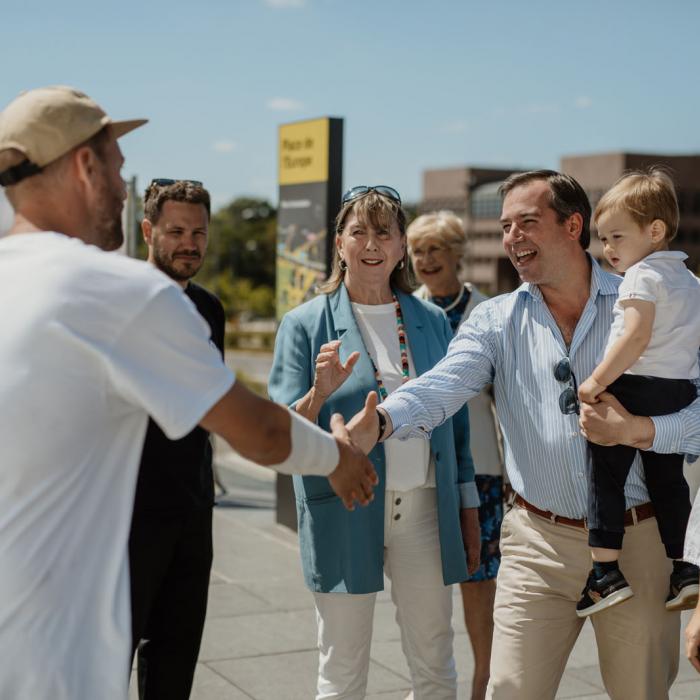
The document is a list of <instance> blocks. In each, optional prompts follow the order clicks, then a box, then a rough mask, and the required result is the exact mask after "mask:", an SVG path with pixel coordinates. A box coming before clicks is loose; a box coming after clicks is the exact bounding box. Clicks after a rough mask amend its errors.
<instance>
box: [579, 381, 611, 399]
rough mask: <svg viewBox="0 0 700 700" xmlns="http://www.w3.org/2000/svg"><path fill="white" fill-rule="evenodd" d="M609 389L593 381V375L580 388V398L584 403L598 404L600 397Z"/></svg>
mask: <svg viewBox="0 0 700 700" xmlns="http://www.w3.org/2000/svg"><path fill="white" fill-rule="evenodd" d="M606 388H607V387H604V386H603V385H602V384H598V382H597V381H596V380H595V379H593V375H591V376H590V377H588V379H586V381H585V382H584V383H583V384H581V386H580V387H579V388H578V397H579V399H580V400H581V401H582V402H583V403H597V401H598V395H599V394H601V393H602V392H603V391H605V389H606Z"/></svg>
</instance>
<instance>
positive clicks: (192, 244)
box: [129, 179, 224, 700]
mask: <svg viewBox="0 0 700 700" xmlns="http://www.w3.org/2000/svg"><path fill="white" fill-rule="evenodd" d="M144 211H145V218H144V220H143V222H142V224H141V228H142V231H143V236H144V239H145V241H146V243H147V244H148V260H149V262H150V263H152V264H153V265H155V266H156V267H157V268H158V269H160V270H161V271H162V272H164V273H165V274H166V275H168V277H170V278H171V279H173V280H174V281H175V282H177V284H179V285H180V286H181V287H182V288H183V291H184V294H186V295H187V296H188V297H189V299H190V300H191V301H192V303H193V304H194V305H195V306H196V307H197V310H198V311H199V313H200V314H201V316H202V318H203V322H206V323H207V324H208V325H209V334H210V338H211V341H210V342H212V343H213V344H214V345H216V347H217V348H218V349H219V351H220V352H221V354H222V357H223V352H224V310H223V307H222V306H221V302H220V301H219V300H218V299H217V297H215V296H214V295H213V294H211V293H210V292H208V291H207V290H206V289H204V288H203V287H200V286H199V285H197V284H194V283H193V282H191V281H190V279H191V278H192V277H193V276H194V275H195V274H196V273H197V271H198V270H199V268H200V267H201V265H202V262H203V260H204V255H205V253H206V249H207V235H208V227H209V218H210V212H211V204H210V198H209V193H208V192H207V190H205V189H204V188H203V187H202V184H201V183H200V182H196V181H188V180H177V181H176V180H167V179H159V180H154V181H153V182H152V183H151V184H150V186H149V187H148V189H147V190H146V195H145V199H144ZM173 330H174V332H177V329H173ZM213 504H214V484H213V475H212V448H211V443H210V441H209V434H208V433H207V432H206V431H205V430H204V429H203V428H200V427H197V428H195V429H194V430H193V431H192V432H191V433H189V435H186V436H185V437H184V438H182V439H180V440H169V439H168V438H167V437H166V436H165V434H164V433H163V431H162V430H161V429H160V428H159V427H158V426H157V425H156V424H155V423H154V422H153V421H152V420H150V421H149V424H148V432H147V434H146V440H145V443H144V448H143V455H142V457H141V466H140V470H139V477H138V484H137V487H136V497H135V503H134V516H133V520H132V526H131V535H130V538H129V560H130V568H131V613H132V641H133V646H132V654H133V653H137V656H138V689H139V697H140V698H141V700H166V699H167V700H179V699H182V700H186V699H187V698H189V695H190V691H191V688H192V680H193V676H194V671H195V667H196V664H197V657H198V655H199V645H200V642H201V638H202V630H203V628H204V618H205V614H206V608H207V593H208V588H209V572H210V569H211V563H212V556H213V551H212V506H213Z"/></svg>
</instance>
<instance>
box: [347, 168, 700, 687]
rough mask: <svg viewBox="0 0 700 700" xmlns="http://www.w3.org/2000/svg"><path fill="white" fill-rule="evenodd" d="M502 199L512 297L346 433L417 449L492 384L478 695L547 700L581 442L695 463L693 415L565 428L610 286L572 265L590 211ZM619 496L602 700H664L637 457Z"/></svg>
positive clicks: (564, 629)
mask: <svg viewBox="0 0 700 700" xmlns="http://www.w3.org/2000/svg"><path fill="white" fill-rule="evenodd" d="M501 191H502V194H503V196H504V199H503V210H502V216H501V225H502V228H503V245H504V248H505V250H506V252H507V254H508V256H509V258H510V260H511V262H512V263H513V265H514V266H515V268H516V270H517V271H518V274H519V275H520V278H521V279H522V281H523V284H522V285H521V286H520V287H519V288H518V289H517V290H515V291H514V292H512V293H510V294H505V295H502V296H499V297H496V298H494V299H491V300H489V301H486V302H484V303H483V304H481V305H480V306H479V307H478V308H477V309H475V310H474V312H473V313H472V315H471V316H470V318H469V319H468V321H467V322H466V323H464V324H463V325H462V327H461V328H460V330H459V332H458V334H457V336H456V337H455V339H454V340H453V342H452V343H451V345H450V348H449V350H448V353H447V356H446V357H445V358H444V360H443V361H442V362H440V363H439V364H438V365H436V366H435V367H434V368H433V369H432V370H431V371H430V372H427V373H426V374H424V375H422V376H421V377H420V378H418V379H416V380H413V381H411V382H409V383H407V384H406V385H405V386H404V387H402V388H401V389H399V390H397V391H396V392H394V393H393V394H392V395H391V396H390V397H389V398H388V399H387V400H386V401H385V402H383V403H382V404H381V407H380V408H379V409H378V411H377V412H376V413H374V414H370V413H369V412H366V411H365V412H363V413H362V414H358V416H357V417H356V418H355V419H353V422H352V423H351V428H352V429H353V433H352V434H353V438H354V439H356V440H358V439H360V435H362V436H363V438H364V439H363V442H364V445H363V447H364V448H367V446H368V444H369V443H370V442H371V443H373V442H374V441H375V440H376V439H377V435H379V439H380V440H381V439H385V438H386V437H388V436H389V435H392V437H399V438H406V437H414V436H418V435H422V436H428V435H430V431H431V430H432V429H433V428H434V427H435V426H437V425H439V424H440V423H442V422H443V421H444V420H445V419H446V418H448V417H449V416H451V415H452V414H453V413H455V411H457V410H458V409H459V407H460V406H461V405H462V404H463V403H464V402H465V401H466V400H467V399H469V398H471V397H472V396H475V395H476V394H478V393H479V391H481V389H482V388H483V387H484V386H485V385H487V384H493V386H494V392H495V402H496V410H497V413H498V417H499V420H500V424H501V427H502V430H503V436H504V445H505V456H506V466H507V470H508V476H509V478H510V481H511V484H512V487H513V489H514V491H515V494H516V495H515V501H514V505H515V507H514V508H512V509H511V511H510V512H509V513H508V514H507V515H506V517H505V519H504V522H503V529H502V533H501V553H502V564H501V570H500V572H499V576H498V582H497V593H496V604H495V611H494V625H495V631H494V639H493V652H492V661H491V681H490V684H489V693H488V697H490V698H499V699H500V698H508V699H510V698H518V699H519V700H546V699H547V698H554V697H555V695H556V692H557V688H558V685H559V681H560V679H561V675H562V673H563V671H564V668H565V666H566V661H567V658H568V656H569V653H570V651H571V649H572V647H573V645H574V643H575V641H576V638H577V637H578V634H579V632H580V631H581V627H582V625H583V621H582V620H581V619H579V618H578V617H577V615H576V603H577V601H578V599H579V597H580V595H581V581H584V580H585V579H586V576H587V573H588V571H589V569H590V566H591V560H590V553H589V551H588V548H587V540H588V533H587V531H586V523H585V519H584V517H585V515H586V502H587V486H586V470H587V469H588V452H587V446H586V437H589V438H590V439H593V440H595V441H600V442H622V443H624V444H630V445H634V446H635V447H638V448H640V449H645V448H650V447H652V446H653V449H654V451H655V452H692V453H694V454H698V452H700V401H696V402H695V403H693V404H692V405H691V406H690V407H688V408H687V409H685V410H684V411H682V412H681V413H679V414H674V415H671V416H662V417H657V418H653V419H650V418H646V417H639V416H630V415H629V414H628V413H627V412H626V411H624V409H622V407H621V406H620V405H619V404H618V403H617V402H616V401H615V399H613V398H611V397H610V398H608V397H604V401H603V403H601V404H597V405H596V406H591V407H587V408H586V409H585V410H584V412H583V413H582V415H581V418H580V420H581V426H579V415H577V412H578V410H579V406H578V401H577V396H576V382H577V380H581V381H582V380H583V379H585V378H586V377H588V376H589V375H590V373H591V371H592V370H593V368H594V367H595V366H596V360H597V359H598V357H599V355H600V354H601V353H602V351H603V348H604V346H605V341H606V338H607V336H608V331H609V329H610V325H611V322H612V308H613V304H614V302H615V299H616V296H617V287H618V285H619V282H620V278H619V277H617V276H615V275H612V274H609V273H606V272H604V271H603V270H601V268H600V267H599V266H598V264H597V263H596V262H595V261H594V260H593V259H592V258H591V257H590V256H589V255H588V253H587V252H586V250H587V248H588V245H589V241H590V229H589V221H590V215H591V207H590V204H589V202H588V199H587V197H586V194H585V192H584V190H583V189H582V188H581V186H580V185H579V184H578V183H577V182H576V181H575V180H574V179H573V178H571V177H569V176H567V175H563V174H560V173H556V172H554V171H547V170H542V171H534V172H529V173H523V174H518V175H513V176H511V177H510V178H508V179H507V180H506V181H505V182H504V184H503V186H502V188H501ZM606 421H608V422H607V423H606ZM435 458H436V461H437V463H438V465H439V461H440V455H435ZM625 494H626V500H627V508H628V511H627V513H626V518H625V524H626V536H625V547H624V549H623V551H622V556H621V564H622V565H623V566H624V568H625V571H628V570H629V572H630V576H629V577H628V578H629V580H630V582H631V583H632V585H633V586H634V580H637V581H638V582H639V585H638V586H636V587H635V590H638V591H639V594H638V595H637V596H635V598H634V599H632V600H631V601H630V602H629V603H628V604H627V605H623V606H617V607H615V608H611V609H610V610H607V611H605V612H603V613H601V614H600V615H597V616H596V617H595V619H593V620H592V624H593V627H594V629H595V634H596V639H597V643H598V652H599V660H600V667H601V673H602V676H603V680H604V683H605V687H606V690H607V691H608V693H609V695H610V697H611V698H613V700H628V699H629V698H635V700H662V699H663V698H667V697H668V688H669V687H670V685H671V683H672V682H673V679H674V678H675V675H676V673H677V668H678V648H679V615H678V614H677V613H672V612H668V611H666V609H665V606H664V601H665V599H666V594H667V592H668V591H667V586H668V576H669V573H670V565H669V562H668V560H667V559H666V555H665V551H664V548H663V545H662V543H661V540H660V538H659V534H658V529H657V526H656V520H655V518H654V513H653V508H652V507H651V504H650V503H649V494H648V492H647V489H646V486H645V483H644V479H643V476H642V472H641V470H640V460H639V456H638V455H637V458H636V460H635V464H634V466H633V469H632V471H631V473H630V476H629V478H628V479H627V483H626V485H625Z"/></svg>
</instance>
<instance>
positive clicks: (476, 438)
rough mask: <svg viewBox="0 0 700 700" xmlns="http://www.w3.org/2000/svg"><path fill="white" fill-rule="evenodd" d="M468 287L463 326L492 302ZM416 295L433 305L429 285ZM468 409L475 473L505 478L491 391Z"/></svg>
mask: <svg viewBox="0 0 700 700" xmlns="http://www.w3.org/2000/svg"><path fill="white" fill-rule="evenodd" d="M464 286H465V287H466V288H467V290H468V291H469V301H468V302H467V306H466V308H465V309H464V313H463V314H462V319H461V321H460V322H459V325H460V326H461V325H462V324H463V323H464V322H465V321H466V320H467V318H469V314H470V313H471V312H472V311H473V310H474V308H475V307H476V306H478V305H479V304H480V303H481V302H482V301H486V300H487V299H488V297H487V296H485V295H484V294H481V292H479V290H478V289H476V287H474V286H473V285H472V284H469V282H467V283H465V285H464ZM415 294H416V296H417V297H419V298H421V299H426V300H427V301H430V292H429V291H428V288H427V287H426V286H425V285H422V286H421V287H419V288H418V289H417V290H416V292H415ZM467 406H468V407H469V449H470V450H471V453H472V459H473V460H474V471H475V473H476V474H480V475H486V476H503V471H504V470H503V457H502V450H501V447H500V440H501V438H500V433H499V430H498V420H497V418H496V412H495V410H494V405H493V396H492V395H491V387H490V386H489V387H486V388H485V389H484V390H483V391H482V392H480V393H479V394H477V395H476V396H474V397H473V398H471V399H469V401H467Z"/></svg>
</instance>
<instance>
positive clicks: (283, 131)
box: [279, 118, 329, 185]
mask: <svg viewBox="0 0 700 700" xmlns="http://www.w3.org/2000/svg"><path fill="white" fill-rule="evenodd" d="M328 132H329V120H328V119H327V118H324V119H312V120H310V121H305V122H295V123H294V124H284V125H282V126H280V128H279V184H280V185H300V184H303V183H306V182H325V181H326V180H328Z"/></svg>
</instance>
